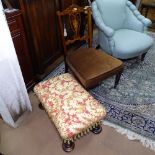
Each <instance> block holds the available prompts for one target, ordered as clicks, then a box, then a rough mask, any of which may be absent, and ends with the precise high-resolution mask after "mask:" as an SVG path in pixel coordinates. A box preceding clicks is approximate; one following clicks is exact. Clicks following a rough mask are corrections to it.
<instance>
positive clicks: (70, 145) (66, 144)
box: [62, 141, 75, 152]
mask: <svg viewBox="0 0 155 155" xmlns="http://www.w3.org/2000/svg"><path fill="white" fill-rule="evenodd" d="M74 146H75V143H74V142H72V141H69V142H64V141H63V143H62V148H63V150H64V151H65V152H71V151H72V150H73V149H74Z"/></svg>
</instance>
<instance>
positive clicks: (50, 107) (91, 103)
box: [34, 73, 106, 152]
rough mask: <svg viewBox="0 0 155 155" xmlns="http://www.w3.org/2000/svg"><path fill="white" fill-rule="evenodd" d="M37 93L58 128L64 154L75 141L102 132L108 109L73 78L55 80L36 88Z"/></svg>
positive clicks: (69, 75)
mask: <svg viewBox="0 0 155 155" xmlns="http://www.w3.org/2000/svg"><path fill="white" fill-rule="evenodd" d="M34 92H35V93H36V95H37V96H38V98H39V100H40V102H41V104H40V108H44V109H45V110H46V112H47V114H48V116H49V118H50V119H51V121H52V122H53V123H54V125H55V127H56V128H57V130H58V132H59V134H60V136H61V138H62V140H63V143H62V147H63V150H64V151H66V152H70V151H71V150H72V149H73V148H74V145H75V144H74V141H75V140H76V139H79V138H80V137H81V136H83V135H85V134H87V133H88V132H89V131H92V132H94V133H95V134H97V133H100V132H101V130H102V127H101V120H102V119H103V118H104V117H105V115H106V111H105V108H104V107H103V106H102V105H101V104H100V103H99V102H98V101H97V100H96V99H94V98H93V97H92V96H91V95H90V94H89V93H88V92H87V91H86V90H85V89H84V88H83V87H82V86H81V85H80V84H79V83H78V82H77V81H76V80H75V78H74V77H73V76H72V75H71V74H69V73H66V74H62V75H60V76H57V77H54V78H51V79H49V80H47V81H43V82H40V83H39V84H38V85H36V86H35V88H34Z"/></svg>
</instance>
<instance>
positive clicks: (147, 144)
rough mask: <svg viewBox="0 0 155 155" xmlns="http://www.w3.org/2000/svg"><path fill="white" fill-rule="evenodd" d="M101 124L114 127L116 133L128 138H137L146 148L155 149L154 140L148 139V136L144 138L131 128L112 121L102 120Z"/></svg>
mask: <svg viewBox="0 0 155 155" xmlns="http://www.w3.org/2000/svg"><path fill="white" fill-rule="evenodd" d="M102 123H103V125H106V126H109V127H112V128H114V129H115V130H116V131H117V132H118V133H120V134H122V135H126V137H127V138H128V139H129V140H138V141H140V142H141V143H142V145H143V146H145V147H146V148H149V149H151V150H153V151H155V141H153V140H151V139H149V138H146V137H144V136H141V135H139V134H137V133H135V132H133V131H131V130H128V129H125V128H123V127H121V126H119V125H116V124H114V123H110V122H109V121H105V120H104V121H103V122H102Z"/></svg>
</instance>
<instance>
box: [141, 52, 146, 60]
mask: <svg viewBox="0 0 155 155" xmlns="http://www.w3.org/2000/svg"><path fill="white" fill-rule="evenodd" d="M146 54H147V52H146V53H143V54H142V56H141V61H144V58H145V55H146Z"/></svg>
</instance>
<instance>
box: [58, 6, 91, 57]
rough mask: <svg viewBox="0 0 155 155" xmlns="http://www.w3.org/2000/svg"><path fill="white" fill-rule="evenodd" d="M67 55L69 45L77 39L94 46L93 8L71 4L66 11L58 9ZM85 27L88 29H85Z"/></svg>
mask: <svg viewBox="0 0 155 155" xmlns="http://www.w3.org/2000/svg"><path fill="white" fill-rule="evenodd" d="M57 15H58V20H59V27H60V33H61V39H62V44H63V48H64V54H65V56H66V55H67V53H68V50H67V47H68V45H70V44H74V43H75V42H77V41H86V42H87V43H88V45H89V47H92V21H91V20H92V19H91V8H90V7H85V8H83V7H80V6H78V5H75V4H73V5H71V6H70V7H68V8H67V9H65V10H64V11H62V12H60V11H57ZM83 27H84V28H85V29H87V30H85V31H84V30H83Z"/></svg>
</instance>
